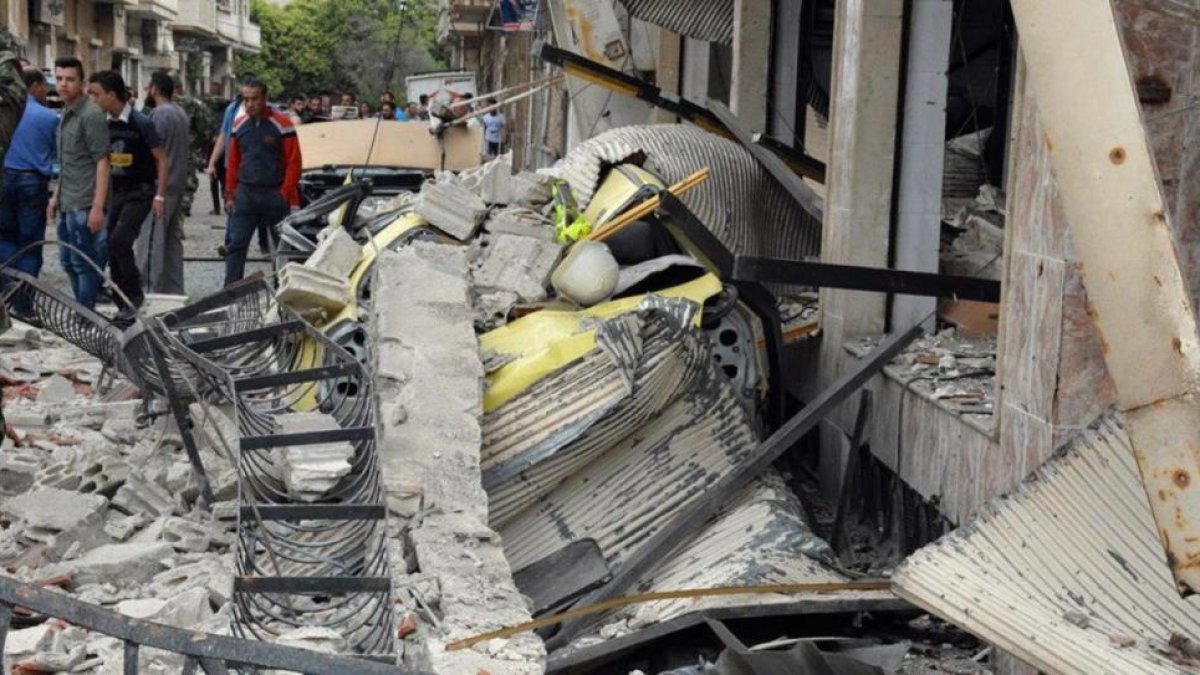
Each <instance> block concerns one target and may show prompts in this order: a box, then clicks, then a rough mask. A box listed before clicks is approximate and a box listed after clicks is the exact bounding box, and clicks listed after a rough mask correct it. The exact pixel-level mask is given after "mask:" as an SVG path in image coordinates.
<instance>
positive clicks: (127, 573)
mask: <svg viewBox="0 0 1200 675" xmlns="http://www.w3.org/2000/svg"><path fill="white" fill-rule="evenodd" d="M171 554H172V551H171V547H170V546H169V545H167V544H162V543H154V544H150V543H147V544H106V545H104V546H100V547H98V548H94V549H92V550H91V551H88V552H87V553H85V554H84V555H83V556H82V557H80V558H78V559H76V560H72V561H71V562H70V563H60V564H63V565H66V566H67V567H69V568H70V569H73V570H74V571H75V574H74V576H73V577H72V582H73V583H75V584H76V585H82V584H102V583H108V584H112V585H114V586H117V587H119V588H131V587H133V586H138V585H140V584H144V583H146V582H147V581H149V580H150V579H151V578H153V577H154V575H155V574H158V573H159V572H161V571H162V569H163V567H164V563H163V561H164V560H166V559H167V558H169V557H170V556H171Z"/></svg>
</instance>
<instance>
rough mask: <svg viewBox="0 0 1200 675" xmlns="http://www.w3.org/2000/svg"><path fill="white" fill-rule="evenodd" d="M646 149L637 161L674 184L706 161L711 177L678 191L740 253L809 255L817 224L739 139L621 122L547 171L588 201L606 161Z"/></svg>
mask: <svg viewBox="0 0 1200 675" xmlns="http://www.w3.org/2000/svg"><path fill="white" fill-rule="evenodd" d="M639 152H641V153H644V154H645V157H646V159H645V162H644V163H643V166H645V168H647V169H649V170H650V171H653V172H654V173H656V174H657V175H658V176H659V177H660V178H662V180H663V182H665V183H667V184H668V185H669V184H673V183H676V182H678V181H680V180H682V179H683V178H685V177H687V176H688V175H690V174H692V173H694V172H695V171H696V170H697V169H699V168H701V167H704V166H707V167H709V168H710V169H711V170H712V177H711V178H709V180H708V181H707V182H706V183H704V184H702V185H700V186H699V187H697V188H695V189H693V190H692V191H690V192H688V193H687V194H686V195H685V196H684V197H683V202H684V203H685V204H687V206H688V207H689V208H691V209H692V211H694V212H695V213H696V215H697V217H699V218H700V220H701V221H702V222H703V223H704V224H705V225H707V226H708V227H709V228H710V229H711V230H712V231H713V234H715V235H716V237H717V238H718V239H720V240H721V242H722V243H724V244H725V246H726V247H727V248H729V249H730V250H732V251H734V252H735V253H740V254H743V255H772V256H776V257H794V258H800V257H803V256H815V255H818V254H819V253H820V250H821V224H820V223H819V222H817V221H815V220H814V219H813V218H812V217H811V216H809V215H808V214H807V213H806V212H805V211H804V210H803V209H802V208H801V207H800V205H799V204H797V203H796V201H795V200H794V199H792V197H791V196H790V195H788V193H787V192H786V191H785V190H784V189H783V188H782V187H780V186H779V184H778V183H777V182H775V179H774V178H772V177H771V176H770V174H768V173H767V172H766V170H764V169H763V168H762V167H761V166H759V164H758V162H756V161H755V160H754V158H753V157H752V156H751V155H750V153H749V152H747V151H746V150H745V149H744V148H742V147H741V146H740V145H738V144H737V143H735V142H733V141H730V140H727V139H724V138H721V137H719V136H716V135H714V134H710V133H708V132H706V131H703V130H701V129H698V128H696V127H693V126H689V125H684V124H661V125H643V126H630V127H622V128H620V129H613V130H611V131H607V132H605V133H603V134H600V135H598V136H596V137H594V138H592V139H590V140H588V141H586V142H584V143H581V144H580V145H579V146H577V147H576V148H575V149H573V150H572V151H571V152H570V154H568V155H567V156H566V157H564V158H563V159H562V161H560V162H559V163H558V164H557V165H555V167H554V168H553V169H550V170H548V171H550V172H552V173H554V174H556V175H558V176H560V177H562V178H563V179H565V180H566V181H568V182H569V183H570V184H571V190H572V191H573V192H574V194H575V197H576V199H577V200H578V201H579V202H580V206H586V205H587V203H588V201H590V200H591V198H592V193H593V192H594V191H595V190H596V187H597V184H598V183H599V181H600V177H601V172H602V170H603V169H604V168H605V167H606V166H607V165H610V164H615V163H620V162H623V161H627V160H629V159H630V158H632V157H635V156H636V155H638V153H639Z"/></svg>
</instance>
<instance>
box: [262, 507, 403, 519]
mask: <svg viewBox="0 0 1200 675" xmlns="http://www.w3.org/2000/svg"><path fill="white" fill-rule="evenodd" d="M238 509H240V511H241V516H242V518H243V519H247V520H257V519H262V520H383V519H384V518H385V517H386V516H387V507H386V506H384V505H383V504H242V505H241V506H239V507H238Z"/></svg>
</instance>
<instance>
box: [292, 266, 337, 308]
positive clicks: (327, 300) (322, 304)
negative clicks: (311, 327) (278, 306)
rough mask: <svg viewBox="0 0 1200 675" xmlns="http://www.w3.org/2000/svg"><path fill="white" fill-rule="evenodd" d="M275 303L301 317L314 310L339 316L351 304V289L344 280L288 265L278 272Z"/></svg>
mask: <svg viewBox="0 0 1200 675" xmlns="http://www.w3.org/2000/svg"><path fill="white" fill-rule="evenodd" d="M275 299H276V300H278V301H279V302H282V303H283V304H285V305H287V306H288V307H291V308H292V309H294V310H296V311H297V312H300V313H304V312H307V311H311V310H313V309H321V310H325V311H327V312H338V311H341V309H342V308H343V307H345V306H346V305H347V304H348V303H349V302H350V285H349V284H348V283H347V282H346V279H345V278H341V277H335V276H333V275H330V274H326V273H325V272H322V271H320V270H317V269H313V268H311V267H305V266H304V265H300V264H299V263H288V264H287V265H284V266H283V269H281V270H279V290H277V291H276V292H275Z"/></svg>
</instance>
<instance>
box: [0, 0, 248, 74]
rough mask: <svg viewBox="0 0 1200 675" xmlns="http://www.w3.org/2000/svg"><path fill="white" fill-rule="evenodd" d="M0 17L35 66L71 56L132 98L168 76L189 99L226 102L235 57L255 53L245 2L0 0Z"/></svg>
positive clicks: (50, 64)
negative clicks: (161, 74)
mask: <svg viewBox="0 0 1200 675" xmlns="http://www.w3.org/2000/svg"><path fill="white" fill-rule="evenodd" d="M0 16H2V17H3V19H4V24H5V25H6V26H7V27H8V28H9V30H10V31H11V32H12V33H13V34H14V35H15V36H16V37H17V39H18V40H20V41H21V43H22V45H23V47H24V55H25V57H26V58H28V59H29V60H30V61H31V62H33V64H34V65H36V66H39V67H42V68H49V67H51V66H52V65H53V63H54V59H55V58H57V57H59V56H63V55H68V54H70V55H74V56H76V57H78V58H79V59H80V60H81V61H83V63H84V66H85V67H86V68H87V69H88V70H89V71H90V72H92V71H96V70H104V69H106V68H112V69H114V70H117V71H119V72H120V73H121V74H122V75H123V76H124V77H125V79H126V81H127V82H128V83H129V85H130V86H131V87H133V88H135V89H136V90H137V91H141V90H142V89H143V88H144V86H145V84H146V83H147V82H148V81H149V77H150V73H152V72H153V71H155V70H158V69H161V68H166V69H171V70H178V71H179V73H180V74H181V75H182V77H183V80H184V83H185V87H186V89H187V91H188V92H189V93H191V94H199V95H203V96H229V95H230V94H231V92H232V90H233V85H234V74H233V56H234V54H235V53H237V52H249V53H256V52H258V51H259V49H260V48H261V35H260V32H259V27H258V26H257V25H256V24H254V23H251V22H250V3H249V0H103V1H101V0H0Z"/></svg>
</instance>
